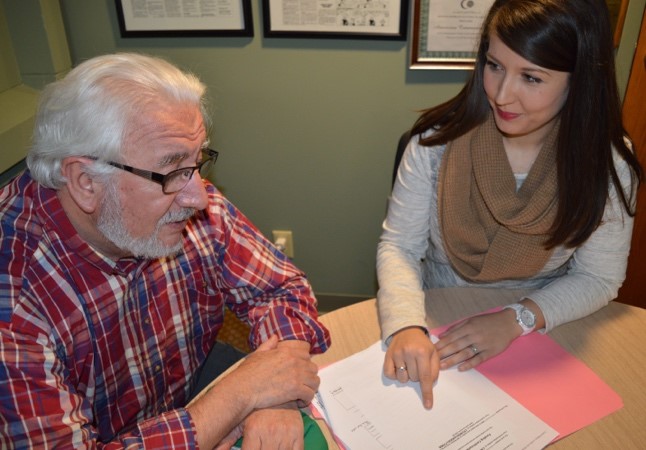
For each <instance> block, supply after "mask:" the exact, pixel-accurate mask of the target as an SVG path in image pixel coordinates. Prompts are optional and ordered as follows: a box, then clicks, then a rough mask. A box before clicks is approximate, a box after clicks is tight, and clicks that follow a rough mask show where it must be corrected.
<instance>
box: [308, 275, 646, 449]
mask: <svg viewBox="0 0 646 450" xmlns="http://www.w3.org/2000/svg"><path fill="white" fill-rule="evenodd" d="M523 293H524V292H523V291H511V290H497V289H473V288H450V289H433V290H430V291H428V292H427V296H426V311H427V317H428V325H429V328H435V327H438V326H441V325H444V324H447V323H449V322H452V321H454V320H457V319H460V318H463V317H466V316H468V315H471V314H475V313H478V312H481V311H484V310H487V309H490V308H493V307H495V306H502V305H506V304H508V303H512V302H514V301H517V300H518V299H520V298H521V297H522V296H523ZM321 322H323V323H324V324H325V325H326V326H327V327H328V328H329V330H330V333H331V337H332V346H331V347H330V349H329V350H328V351H327V352H326V353H324V354H322V355H316V356H314V358H313V359H314V361H315V362H316V363H317V364H318V365H319V367H324V366H326V365H328V364H330V363H333V362H335V361H338V360H340V359H343V358H345V357H347V356H350V355H352V354H354V353H356V352H358V351H361V350H363V349H365V348H367V347H369V346H370V345H371V344H373V343H374V342H376V341H377V340H379V339H380V328H379V321H378V315H377V306H376V302H375V300H366V301H363V302H360V303H357V304H354V305H350V306H347V307H344V308H341V309H338V310H336V311H332V312H330V313H327V314H324V315H322V316H321ZM549 335H550V336H551V337H552V338H553V339H554V340H555V341H556V342H558V343H559V344H560V345H561V346H562V347H563V348H565V349H566V350H568V351H569V352H570V353H571V354H573V355H574V356H576V357H577V358H579V359H580V360H581V361H583V362H584V363H585V364H587V365H588V367H590V368H591V369H592V370H593V371H594V372H595V373H596V374H597V375H599V377H600V378H601V379H602V380H604V381H605V382H606V383H607V384H608V385H609V386H610V387H611V388H612V389H614V390H615V391H616V392H617V393H618V394H619V395H620V396H621V398H622V400H623V402H624V407H623V408H622V409H620V410H619V411H617V412H615V413H612V414H610V415H609V416H606V417H604V418H603V419H601V420H599V421H597V422H595V423H593V424H591V425H590V426H588V427H585V428H584V429H582V430H579V431H577V432H576V433H574V434H572V435H570V436H567V437H565V438H564V439H561V440H559V441H557V442H556V443H554V444H552V445H551V446H550V448H554V449H581V450H591V449H604V450H605V449H612V450H614V449H621V450H632V449H635V450H638V449H646V310H644V309H641V308H636V307H633V306H628V305H624V304H621V303H614V302H611V303H610V305H608V306H607V307H605V308H603V309H602V310H600V311H598V312H596V313H595V314H593V315H591V316H588V317H586V318H584V319H581V320H577V321H575V322H570V323H568V324H565V325H562V326H560V327H558V328H557V329H555V330H553V331H552V332H550V333H549ZM440 376H441V375H440ZM319 425H320V426H321V429H323V432H324V433H325V434H326V437H327V438H328V443H329V446H330V449H338V448H339V447H338V446H337V445H336V443H335V442H334V440H333V439H331V437H330V434H329V431H328V429H327V426H326V425H325V423H324V422H323V421H319Z"/></svg>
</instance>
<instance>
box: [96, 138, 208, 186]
mask: <svg viewBox="0 0 646 450" xmlns="http://www.w3.org/2000/svg"><path fill="white" fill-rule="evenodd" d="M203 152H204V154H205V157H206V159H204V160H203V161H202V162H201V163H199V164H198V165H197V166H191V167H182V168H181V169H176V170H171V171H170V172H168V173H167V174H162V173H157V172H151V171H150V170H143V169H137V168H136V167H132V166H127V165H125V164H120V163H117V162H114V161H103V160H100V159H99V158H97V157H95V156H85V157H86V158H89V159H92V160H94V161H101V162H104V163H105V164H109V165H111V166H112V167H116V168H118V169H121V170H125V171H126V172H130V173H133V174H135V175H138V176H140V177H142V178H146V179H147V180H150V181H154V182H155V183H158V184H161V186H162V191H163V192H164V194H174V193H175V192H179V191H181V190H182V189H184V188H185V187H186V185H187V184H188V182H189V181H191V178H192V177H193V172H195V171H196V170H197V171H198V172H199V174H200V176H201V177H205V176H207V175H208V173H209V170H211V168H212V167H213V165H214V164H215V161H217V159H218V155H219V153H218V152H217V151H216V150H213V149H210V148H206V149H204V150H203Z"/></svg>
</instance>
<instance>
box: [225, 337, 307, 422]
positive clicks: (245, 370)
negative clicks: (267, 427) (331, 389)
mask: <svg viewBox="0 0 646 450" xmlns="http://www.w3.org/2000/svg"><path fill="white" fill-rule="evenodd" d="M317 373H318V367H317V366H316V364H314V363H313V362H312V361H311V359H310V353H309V344H308V343H306V342H302V341H281V342H278V338H277V337H276V336H272V337H271V338H270V339H269V340H267V341H266V342H264V343H263V344H261V345H260V346H259V347H258V349H257V350H256V351H255V352H253V353H251V354H250V355H249V356H247V358H245V359H244V360H243V361H242V363H241V364H240V366H239V367H238V368H237V369H236V370H234V371H233V372H232V373H231V375H230V376H235V377H236V380H240V382H243V383H245V384H247V385H248V386H247V389H248V390H249V392H250V393H251V394H252V398H253V409H261V408H270V407H272V406H277V405H283V404H285V403H288V402H290V401H298V402H299V404H302V405H307V404H309V403H310V402H311V400H312V398H313V397H314V394H315V393H316V391H317V390H318V387H319V383H320V379H319V377H318V375H317Z"/></svg>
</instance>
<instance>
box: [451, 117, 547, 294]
mask: <svg viewBox="0 0 646 450" xmlns="http://www.w3.org/2000/svg"><path fill="white" fill-rule="evenodd" d="M557 134H558V123H557V124H555V126H554V127H553V129H552V131H551V132H550V134H549V135H548V137H547V138H546V140H545V143H544V144H543V147H542V149H541V151H540V153H539V155H538V157H537V158H536V161H535V162H534V164H533V165H532V168H531V170H530V172H529V174H528V175H527V178H526V179H525V181H524V182H523V185H522V186H521V188H520V189H519V190H518V191H516V179H515V178H514V174H513V172H512V170H511V166H510V165H509V160H508V159H507V154H506V153H505V149H504V147H503V142H502V135H501V134H500V132H499V131H498V129H497V128H496V124H495V121H494V119H493V116H492V115H490V116H489V119H488V120H487V121H486V122H485V123H483V124H482V125H480V126H479V127H476V128H475V129H474V130H472V131H470V132H469V133H467V134H465V135H463V136H461V137H460V138H458V139H456V140H455V141H453V142H451V143H449V144H448V145H447V148H446V150H445V153H444V156H443V158H442V164H441V167H440V178H439V183H438V208H439V221H440V230H441V232H442V237H443V240H444V247H445V250H446V253H447V255H448V257H449V261H450V262H451V265H452V266H453V268H454V269H455V270H456V271H457V272H458V273H459V274H460V275H461V276H462V277H464V278H466V279H467V280H471V281H478V282H491V281H498V280H505V279H519V278H527V277H530V276H532V275H535V274H536V273H538V272H539V271H540V270H541V269H542V268H543V266H544V265H545V263H546V262H547V260H548V259H549V257H550V255H551V254H552V251H551V250H546V249H545V247H544V244H545V241H546V239H547V238H548V235H547V232H548V230H549V229H550V227H551V226H552V223H553V221H554V217H555V214H556V209H557V203H558V200H557V180H556V138H557Z"/></svg>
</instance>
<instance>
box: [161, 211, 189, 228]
mask: <svg viewBox="0 0 646 450" xmlns="http://www.w3.org/2000/svg"><path fill="white" fill-rule="evenodd" d="M196 213H197V209H195V208H182V209H180V210H179V211H169V212H167V213H166V214H165V215H164V216H163V217H162V218H161V220H160V221H159V224H160V225H164V224H167V223H173V222H181V221H183V220H188V219H190V218H191V217H193V216H194V215H195V214H196Z"/></svg>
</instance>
